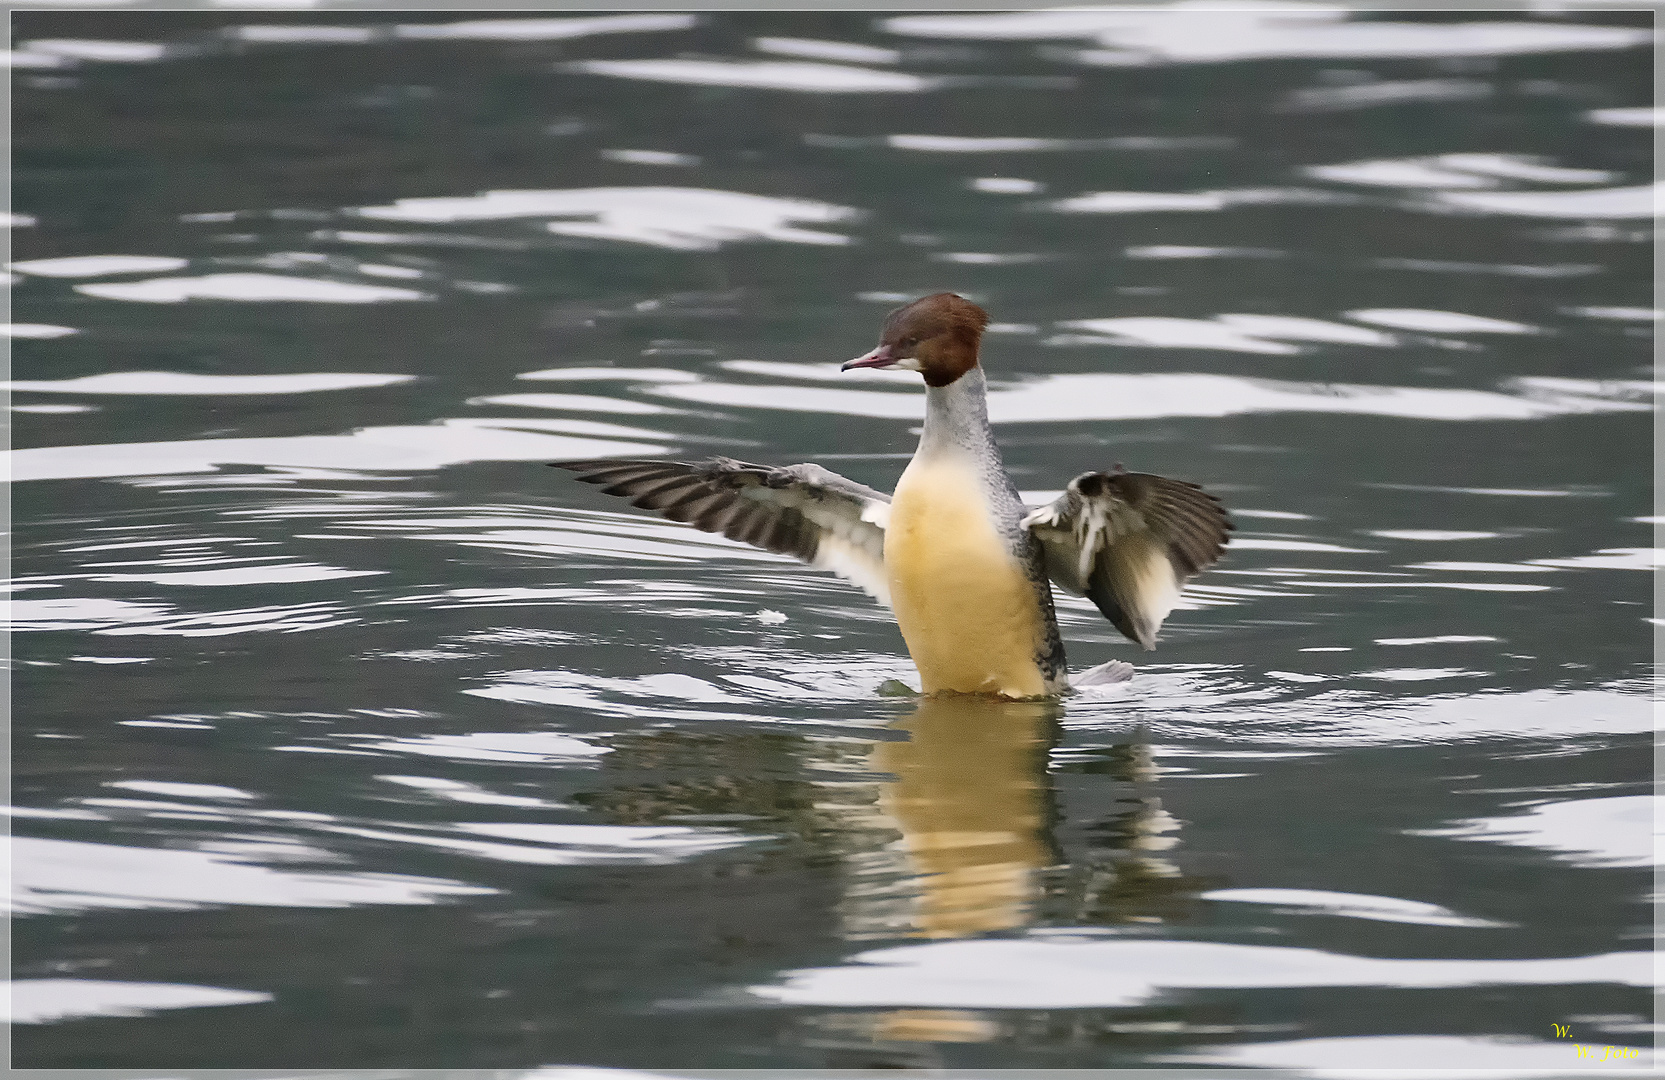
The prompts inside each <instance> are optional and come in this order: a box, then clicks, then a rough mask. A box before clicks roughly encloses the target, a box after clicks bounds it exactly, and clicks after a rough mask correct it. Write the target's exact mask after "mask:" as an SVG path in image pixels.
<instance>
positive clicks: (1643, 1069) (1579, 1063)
mask: <svg viewBox="0 0 1665 1080" xmlns="http://www.w3.org/2000/svg"><path fill="white" fill-rule="evenodd" d="M1638 1049H1640V1053H1639V1054H1638V1056H1637V1057H1636V1058H1634V1059H1628V1058H1627V1059H1621V1060H1617V1061H1615V1060H1614V1059H1612V1058H1610V1057H1608V1056H1606V1055H1605V1053H1604V1050H1605V1046H1599V1045H1598V1046H1592V1047H1590V1048H1589V1050H1590V1056H1589V1057H1580V1056H1579V1052H1578V1049H1576V1048H1575V1046H1574V1044H1573V1043H1572V1042H1571V1041H1563V1042H1538V1041H1534V1040H1531V1039H1525V1038H1521V1037H1519V1036H1498V1037H1486V1036H1463V1035H1360V1036H1349V1037H1342V1038H1333V1039H1296V1040H1292V1041H1288V1042H1248V1043H1238V1044H1236V1045H1232V1046H1211V1047H1208V1048H1206V1049H1197V1050H1191V1051H1186V1052H1185V1053H1182V1054H1164V1055H1162V1056H1161V1057H1158V1058H1154V1059H1152V1060H1154V1061H1158V1062H1161V1063H1163V1064H1165V1065H1218V1066H1225V1067H1229V1068H1233V1069H1238V1068H1254V1069H1278V1070H1284V1069H1294V1070H1299V1075H1301V1076H1306V1077H1313V1078H1314V1080H1380V1078H1381V1077H1383V1076H1388V1075H1395V1074H1396V1075H1400V1076H1417V1077H1420V1078H1422V1080H1476V1078H1481V1077H1491V1078H1496V1080H1526V1078H1528V1077H1545V1078H1554V1077H1566V1076H1623V1075H1635V1074H1639V1073H1648V1072H1649V1071H1650V1069H1651V1066H1652V1063H1653V1054H1652V1053H1651V1052H1650V1051H1649V1050H1648V1049H1646V1048H1638ZM1390 1070H1392V1071H1391V1072H1390Z"/></svg>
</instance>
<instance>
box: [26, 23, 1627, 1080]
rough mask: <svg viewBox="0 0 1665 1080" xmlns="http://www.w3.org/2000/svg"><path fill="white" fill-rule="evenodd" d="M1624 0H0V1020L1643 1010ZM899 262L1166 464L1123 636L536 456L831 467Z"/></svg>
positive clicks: (889, 386)
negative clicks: (1182, 497)
mask: <svg viewBox="0 0 1665 1080" xmlns="http://www.w3.org/2000/svg"><path fill="white" fill-rule="evenodd" d="M1648 33H1649V32H1648V30H1647V29H1646V22H1645V19H1643V18H1642V17H1640V16H1637V15H1627V14H1624V13H1614V12H1600V13H1590V14H1587V15H1570V14H1565V13H1547V14H1485V13H1467V14H1460V15H1457V14H1453V15H1443V16H1435V15H1415V14H1410V13H1394V14H1381V15H1372V16H1352V17H1348V16H1343V15H1340V14H1325V13H1307V14H1299V15H1297V14H1287V13H1286V14H1284V15H1268V14H1255V13H1248V12H1228V13H1224V14H1222V13H1219V12H1211V13H1206V14H1205V13H1199V12H1195V11H1191V12H1186V11H1183V10H1177V11H1155V12H1151V11H1146V12H1116V11H1110V12H1051V13H1015V14H1000V15H970V14H953V15H943V14H935V15H909V16H898V17H894V18H887V17H884V16H881V15H870V14H860V15H858V14H827V13H821V14H814V13H810V14H766V13H730V14H699V15H691V14H679V13H674V12H671V13H665V12H660V13H634V14H593V15H570V14H569V15H559V16H557V15H545V16H539V17H536V18H533V17H532V16H531V15H525V16H523V15H511V14H509V13H498V14H497V15H495V16H491V17H486V16H481V17H478V18H476V17H472V16H464V15H463V14H461V13H448V14H446V13H439V14H416V13H402V14H401V13H360V14H356V15H352V16H345V15H342V16H337V14H336V13H334V12H329V13H325V12H315V13H311V14H309V15H306V16H304V17H303V16H299V15H293V14H259V13H238V12H222V13H214V14H192V13H174V14H167V13H153V12H127V13H120V12H116V13H111V12H100V13H89V12H82V13H51V12H29V13H22V14H19V15H17V16H16V18H15V28H14V35H13V37H14V42H15V47H16V49H17V52H16V53H15V54H14V56H13V58H12V66H13V78H14V109H15V115H14V131H15V139H16V150H15V167H16V172H15V177H14V191H15V206H14V211H15V213H14V220H13V222H12V224H13V227H14V231H13V234H12V236H13V260H14V261H13V262H12V264H11V265H10V267H9V271H10V273H11V275H12V278H13V281H12V285H13V288H14V300H13V305H14V306H13V320H14V322H13V324H12V325H11V329H10V334H11V337H12V351H13V366H12V374H11V378H12V380H13V381H12V382H11V383H10V384H9V388H10V390H11V409H12V413H11V417H12V422H13V425H14V433H13V443H14V446H15V447H16V448H17V449H16V450H15V451H14V452H13V453H12V454H11V455H10V461H9V464H10V468H11V470H12V476H13V477H14V479H15V480H16V481H17V484H16V486H15V487H14V490H13V511H14V517H15V520H16V525H17V533H16V540H15V546H14V549H13V572H14V578H13V581H12V585H11V589H12V594H11V595H12V613H13V619H14V622H15V626H16V629H17V631H18V633H17V634H16V636H15V638H14V653H15V670H14V673H13V674H14V680H13V693H14V706H15V708H14V725H13V736H14V742H13V756H14V767H15V777H14V782H13V801H14V803H15V804H16V805H15V808H14V810H13V811H12V813H13V815H14V819H13V830H14V835H15V840H14V844H15V863H16V865H15V879H16V881H15V884H16V889H17V894H18V895H17V897H16V899H15V903H16V905H17V907H16V910H17V912H18V916H19V918H18V921H17V924H16V930H15V934H14V966H15V971H14V977H15V979H16V980H17V982H16V983H15V986H14V990H15V1001H14V1010H15V1017H14V1018H15V1019H17V1020H18V1021H21V1023H20V1025H19V1026H18V1027H17V1028H16V1035H15V1042H14V1047H15V1050H14V1052H15V1060H14V1063H15V1064H16V1065H18V1066H22V1067H52V1068H65V1067H82V1068H87V1067H107V1068H117V1067H121V1068H140V1069H157V1068H164V1069H181V1068H215V1067H218V1068H229V1067H238V1066H242V1067H249V1066H266V1067H283V1068H299V1067H330V1068H334V1067H363V1068H393V1067H418V1066H425V1067H478V1068H530V1067H535V1066H539V1065H559V1064H567V1065H596V1066H616V1067H622V1068H640V1069H652V1068H661V1069H663V1068H672V1067H677V1066H685V1067H695V1066H698V1067H707V1068H717V1067H727V1068H776V1069H778V1068H787V1067H814V1068H821V1067H841V1068H842V1067H863V1066H877V1065H936V1066H944V1067H949V1066H953V1067H961V1068H973V1067H980V1068H995V1067H1019V1066H1023V1067H1135V1066H1141V1065H1152V1066H1167V1065H1178V1064H1220V1065H1228V1066H1246V1067H1290V1068H1303V1069H1309V1070H1314V1071H1315V1072H1316V1073H1318V1074H1320V1075H1324V1074H1326V1073H1335V1072H1337V1071H1339V1070H1344V1069H1346V1068H1347V1067H1349V1066H1353V1067H1357V1066H1358V1065H1359V1064H1361V1063H1368V1064H1369V1065H1370V1066H1371V1067H1378V1068H1391V1067H1399V1068H1413V1067H1426V1066H1441V1067H1460V1068H1499V1069H1506V1070H1514V1071H1515V1072H1531V1071H1534V1070H1535V1071H1536V1073H1537V1074H1543V1073H1545V1072H1546V1071H1554V1070H1559V1069H1563V1068H1575V1067H1578V1066H1579V1065H1580V1064H1587V1063H1586V1062H1581V1061H1580V1059H1579V1057H1578V1051H1577V1049H1576V1047H1577V1046H1591V1045H1594V1046H1597V1047H1598V1048H1600V1047H1605V1046H1607V1045H1614V1046H1619V1047H1625V1048H1638V1056H1636V1057H1634V1058H1631V1057H1625V1058H1623V1059H1622V1060H1619V1061H1616V1062H1615V1061H1614V1060H1608V1061H1606V1062H1605V1063H1604V1064H1603V1066H1602V1067H1603V1068H1605V1069H1609V1070H1616V1071H1634V1070H1635V1069H1638V1068H1645V1067H1647V1066H1648V1065H1649V1064H1650V1057H1649V1055H1650V1053H1651V1051H1649V1050H1647V1049H1646V1048H1647V1047H1649V1046H1650V1045H1651V1040H1652V1034H1653V1030H1654V1029H1653V1027H1652V1024H1651V1011H1650V1009H1649V998H1648V994H1647V989H1646V987H1647V984H1648V983H1649V982H1650V981H1651V964H1650V957H1649V951H1650V949H1651V918H1650V911H1649V907H1648V902H1649V880H1650V879H1649V876H1648V868H1649V867H1650V866H1651V865H1652V861H1653V859H1652V833H1651V821H1652V803H1651V796H1650V794H1649V792H1650V787H1649V779H1650V776H1651V768H1650V757H1649V753H1648V747H1649V737H1648V733H1649V730H1650V728H1651V716H1650V699H1649V696H1648V695H1649V692H1650V685H1651V684H1650V682H1649V680H1650V677H1651V671H1650V667H1649V659H1650V655H1651V653H1650V634H1651V632H1652V630H1653V626H1652V625H1650V624H1651V623H1652V622H1653V620H1652V619H1651V616H1652V614H1653V612H1652V610H1651V606H1650V591H1649V587H1648V586H1649V581H1650V572H1651V571H1652V570H1653V569H1654V567H1655V566H1656V564H1657V561H1658V558H1657V549H1656V547H1655V541H1654V530H1655V528H1656V527H1657V525H1658V524H1659V519H1658V518H1657V517H1654V516H1653V514H1654V508H1653V506H1652V503H1651V496H1650V484H1651V470H1650V464H1649V462H1650V449H1651V448H1650V432H1651V409H1652V405H1653V392H1654V391H1653V383H1652V375H1651V369H1650V367H1649V362H1650V357H1651V341H1652V332H1653V324H1654V321H1655V320H1656V318H1657V312H1656V311H1655V310H1654V309H1653V301H1652V291H1651V279H1650V265H1651V263H1650V258H1651V250H1652V249H1651V247H1650V244H1651V241H1652V231H1651V228H1650V222H1649V218H1650V215H1651V214H1652V212H1653V198H1654V188H1653V186H1652V157H1651V137H1652V124H1653V123H1654V121H1655V119H1656V113H1655V112H1654V111H1653V110H1651V109H1650V108H1649V107H1648V104H1647V103H1648V102H1649V100H1650V96H1649V95H1650V81H1649V76H1650V71H1651V57H1650V54H1649V51H1648V45H1647V42H1648ZM944 289H948V290H954V291H958V292H961V293H963V294H964V295H966V296H968V297H971V298H972V299H974V300H976V301H978V302H979V303H982V304H984V305H985V306H986V307H987V308H988V309H989V310H990V312H991V313H992V314H993V317H994V319H995V325H994V326H993V327H991V333H990V335H989V337H988V339H987V341H986V345H985V352H984V362H985V366H986V368H987V370H988V373H989V378H990V380H991V394H990V400H991V410H992V413H993V418H994V421H995V423H996V425H997V431H998V435H999V438H1000V440H1001V443H1002V445H1003V446H1004V448H1005V453H1006V456H1007V463H1008V465H1009V466H1010V468H1011V471H1012V473H1013V475H1014V476H1015V477H1016V479H1017V481H1018V484H1019V486H1020V487H1021V488H1023V489H1024V491H1025V492H1026V493H1027V494H1028V495H1029V497H1030V498H1031V499H1032V500H1034V501H1038V500H1041V499H1044V498H1050V497H1051V496H1050V494H1049V493H1053V492H1056V491H1057V490H1059V489H1060V488H1062V487H1063V485H1064V484H1065V483H1066V482H1067V481H1068V480H1069V478H1070V477H1072V476H1074V475H1076V474H1077V473H1079V472H1082V471H1084V470H1087V469H1102V468H1108V467H1110V466H1112V465H1113V464H1114V463H1116V462H1118V461H1119V462H1123V463H1125V464H1126V465H1127V467H1128V468H1130V469H1136V470H1140V471H1150V472H1157V473H1163V474H1166V475H1171V476H1176V477H1182V478H1185V479H1189V480H1193V481H1196V482H1199V483H1202V484H1204V485H1206V486H1207V487H1208V488H1209V489H1210V490H1212V491H1215V492H1217V493H1218V494H1219V495H1220V496H1221V497H1222V498H1223V499H1224V500H1225V502H1226V503H1227V505H1228V506H1229V507H1231V509H1232V511H1233V513H1234V515H1235V519H1236V522H1237V525H1238V531H1237V533H1236V534H1235V538H1234V541H1233V543H1232V545H1231V548H1230V550H1229V553H1228V556H1227V558H1226V559H1225V560H1224V561H1223V562H1222V563H1221V564H1220V566H1219V567H1218V568H1217V569H1215V570H1214V571H1212V572H1210V573H1209V574H1207V575H1205V576H1204V577H1202V578H1200V579H1199V580H1198V581H1197V582H1195V583H1194V585H1193V586H1192V587H1191V588H1190V589H1188V590H1187V593H1186V598H1185V602H1184V603H1183V604H1182V607H1181V609H1180V610H1179V611H1177V612H1175V614H1174V615H1173V616H1172V617H1171V619H1170V620H1169V623H1168V625H1167V627H1166V628H1165V629H1164V632H1163V635H1162V641H1161V647H1160V649H1159V651H1157V652H1156V653H1154V654H1140V653H1136V652H1135V651H1134V649H1135V647H1134V646H1132V645H1131V644H1130V643H1128V642H1126V641H1124V640H1122V639H1121V638H1120V637H1119V635H1117V634H1116V632H1115V631H1114V630H1113V629H1112V628H1111V627H1110V626H1109V625H1107V624H1106V623H1105V622H1104V621H1103V619H1102V618H1101V617H1100V616H1099V615H1098V613H1097V612H1096V610H1094V609H1093V608H1092V607H1091V605H1090V604H1088V603H1087V602H1086V601H1080V600H1064V601H1062V602H1061V606H1060V620H1061V622H1062V625H1063V630H1064V634H1065V638H1066V641H1067V645H1068V648H1069V651H1070V656H1071V660H1072V664H1073V666H1074V667H1076V668H1077V669H1079V668H1082V667H1086V666H1089V665H1092V664H1096V663H1099V662H1101V661H1103V660H1105V659H1109V658H1112V657H1121V658H1124V659H1128V660H1132V661H1134V662H1135V663H1137V664H1138V665H1139V674H1138V675H1137V676H1136V677H1135V679H1134V680H1133V682H1132V683H1131V684H1130V685H1129V686H1127V687H1125V688H1118V689H1111V690H1103V691H1099V692H1097V693H1095V694H1092V695H1086V694H1084V695H1081V696H1079V697H1076V698H1072V699H1070V700H1068V701H1066V702H1063V703H1060V704H1053V705H1041V704H1033V703H1028V704H1001V703H996V702H985V701H979V700H971V699H945V700H934V701H925V702H921V701H918V700H915V699H911V698H908V697H894V696H884V695H881V694H879V693H878V692H877V690H878V687H879V686H880V685H881V684H883V683H885V682H886V681H887V680H897V679H899V680H902V681H903V682H908V681H911V680H912V679H914V672H913V669H912V667H911V665H910V664H909V662H908V660H907V656H906V653H905V651H904V648H903V645H902V642H901V639H900V637H899V635H898V633H897V631H896V629H895V626H894V624H893V622H892V621H891V619H890V618H889V616H888V613H886V612H884V611H882V610H880V609H879V608H877V607H876V606H875V605H874V604H873V603H872V602H871V601H869V600H868V599H867V598H866V597H865V596H864V595H862V594H861V593H860V592H858V591H857V590H855V589H854V588H853V587H850V586H848V585H846V584H844V583H843V582H841V581H839V580H837V579H835V578H831V577H827V576H824V575H820V574H817V573H815V572H811V571H809V570H807V569H804V568H801V567H798V566H795V565H792V564H791V563H789V562H788V561H786V560H783V559H780V558H777V557H775V556H772V555H768V554H764V553H761V552H758V551H754V550H751V549H749V548H745V547H742V546H740V545H737V544H734V543H731V542H729V541H726V540H723V539H722V538H720V537H711V536H706V535H704V534H700V533H696V532H693V531H691V530H689V529H686V528H684V527H682V526H677V525H673V524H670V523H667V522H663V521H660V520H658V519H655V518H650V517H648V516H646V515H644V514H641V513H637V512H634V511H631V510H630V509H629V508H628V507H625V506H623V505H621V504H620V503H618V502H617V501H615V500H611V499H609V498H607V497H605V496H602V495H600V494H598V493H597V492H595V491H593V490H592V489H589V488H586V487H583V486H582V485H578V484H576V483H574V482H572V481H571V480H570V478H565V477H563V475H561V474H557V473H554V472H552V471H551V470H549V469H546V468H544V467H543V464H542V463H543V462H545V461H549V460H554V459H558V458H570V457H597V456H626V457H628V456H667V457H674V458H685V459H686V458H699V457H704V456H710V455H713V454H724V455H729V456H734V457H740V458H744V459H750V460H756V461H763V462H772V463H773V462H778V463H790V462H797V461H817V462H820V463H822V464H824V465H826V466H827V467H829V468H832V469H835V470H837V471H839V472H842V473H844V474H846V475H848V476H850V477H852V478H853V479H856V480H859V481H862V482H864V483H868V484H872V485H875V486H879V487H883V488H885V489H887V490H888V489H889V487H890V486H891V485H892V484H893V483H894V481H895V478H896V476H897V475H898V474H899V472H900V470H901V468H902V466H903V464H904V463H905V461H906V459H907V456H908V455H909V454H911V452H912V449H913V445H914V442H915V440H916V437H917V434H916V432H917V426H918V424H919V421H920V417H921V415H922V400H921V395H920V394H919V392H918V391H917V388H916V386H915V380H914V378H913V377H912V376H908V375H905V374H898V373H883V372H869V373H850V374H848V375H840V374H838V373H837V371H836V365H837V363H838V362H839V361H842V360H843V359H845V358H847V357H850V356H854V355H857V354H859V353H861V352H864V351H866V350H867V349H868V348H870V347H871V344H872V340H873V336H874V333H875V330H876V327H877V324H878V321H879V319H880V318H881V317H882V316H883V314H884V313H885V312H886V311H887V310H889V309H890V308H891V307H893V306H895V305H896V304H898V303H900V302H903V301H905V300H907V299H910V298H912V297H915V296H918V295H921V294H923V293H927V292H931V291H937V290H944ZM1555 1025H1561V1026H1562V1028H1564V1029H1565V1030H1566V1035H1565V1036H1564V1037H1563V1036H1561V1035H1560V1034H1559V1029H1558V1028H1557V1027H1556V1026H1555ZM252 1048H260V1049H259V1050H258V1051H255V1050H254V1049H252ZM1626 1052H1627V1053H1628V1051H1626ZM1597 1053H1598V1054H1599V1053H1601V1051H1600V1049H1598V1050H1597ZM251 1055H253V1056H251ZM1511 1074H1513V1073H1511Z"/></svg>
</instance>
